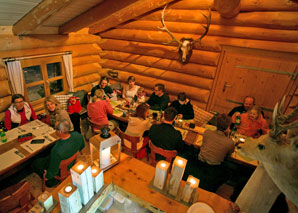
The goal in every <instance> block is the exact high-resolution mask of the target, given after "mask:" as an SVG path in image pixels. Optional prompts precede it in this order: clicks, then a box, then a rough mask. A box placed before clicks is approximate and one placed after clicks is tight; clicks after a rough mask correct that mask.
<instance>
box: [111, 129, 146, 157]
mask: <svg viewBox="0 0 298 213" xmlns="http://www.w3.org/2000/svg"><path fill="white" fill-rule="evenodd" d="M115 131H116V134H117V135H119V137H120V138H121V149H123V150H124V151H126V152H128V153H131V154H132V155H133V157H135V158H138V157H137V154H138V153H139V152H140V151H142V150H143V151H144V152H145V153H146V146H145V147H143V143H141V142H142V140H141V137H139V136H131V135H127V134H125V133H124V132H122V131H121V129H120V128H119V127H116V130H115Z"/></svg>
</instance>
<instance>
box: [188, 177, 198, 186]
mask: <svg viewBox="0 0 298 213" xmlns="http://www.w3.org/2000/svg"><path fill="white" fill-rule="evenodd" d="M189 182H190V183H191V184H192V185H194V184H196V182H197V181H196V180H195V179H193V178H191V179H190V180H189Z"/></svg>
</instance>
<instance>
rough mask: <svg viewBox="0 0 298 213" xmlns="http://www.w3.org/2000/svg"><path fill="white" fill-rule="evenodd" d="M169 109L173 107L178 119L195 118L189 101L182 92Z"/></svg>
mask: <svg viewBox="0 0 298 213" xmlns="http://www.w3.org/2000/svg"><path fill="white" fill-rule="evenodd" d="M170 107H174V108H175V109H176V110H177V111H178V117H179V118H183V119H193V118H194V117H195V116H194V112H193V107H192V105H191V103H190V100H189V99H188V98H187V97H186V94H185V93H184V92H181V93H179V94H178V96H177V100H175V101H173V102H172V103H171V105H170Z"/></svg>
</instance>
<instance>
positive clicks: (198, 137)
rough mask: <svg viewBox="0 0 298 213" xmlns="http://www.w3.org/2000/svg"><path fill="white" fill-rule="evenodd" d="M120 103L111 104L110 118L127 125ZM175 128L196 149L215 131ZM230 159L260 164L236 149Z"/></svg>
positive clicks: (251, 164) (209, 126) (243, 163)
mask: <svg viewBox="0 0 298 213" xmlns="http://www.w3.org/2000/svg"><path fill="white" fill-rule="evenodd" d="M120 103H121V101H118V102H111V105H112V107H113V109H114V112H113V114H112V115H110V116H111V117H112V118H115V119H117V120H119V121H122V122H125V123H127V122H128V119H129V116H130V115H129V113H128V112H127V113H126V116H125V117H123V111H129V109H128V108H126V107H119V104H120ZM150 113H151V114H152V110H150ZM176 122H177V121H176ZM178 122H179V121H178ZM190 122H192V121H191V120H187V121H182V123H190ZM183 126H184V125H183ZM175 128H176V129H178V130H179V131H180V132H181V134H182V137H183V141H184V142H185V143H186V144H188V145H191V146H194V147H195V148H197V149H199V148H200V147H201V146H202V140H203V134H204V132H205V130H206V129H207V128H211V129H214V126H211V125H205V126H203V127H200V126H197V125H196V126H195V128H193V129H191V128H184V127H175ZM228 159H229V160H231V161H233V162H235V163H238V164H242V165H246V166H250V167H254V168H255V167H257V166H258V164H259V163H258V161H256V160H252V159H248V158H245V157H243V156H241V155H239V153H238V151H237V149H235V151H234V152H233V153H232V155H231V156H229V157H228Z"/></svg>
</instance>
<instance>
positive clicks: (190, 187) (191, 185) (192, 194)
mask: <svg viewBox="0 0 298 213" xmlns="http://www.w3.org/2000/svg"><path fill="white" fill-rule="evenodd" d="M199 183H200V180H199V179H197V178H195V177H193V176H191V175H189V176H188V178H187V181H186V184H185V186H184V189H183V191H182V195H181V199H182V200H183V201H184V202H186V203H188V204H189V203H190V204H192V203H194V202H195V201H196V200H197V199H198V193H197V189H198V187H199Z"/></svg>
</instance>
